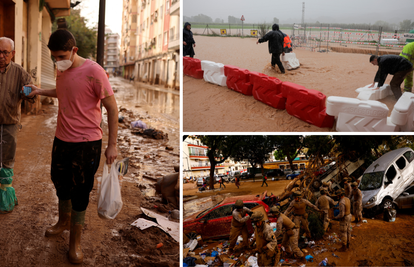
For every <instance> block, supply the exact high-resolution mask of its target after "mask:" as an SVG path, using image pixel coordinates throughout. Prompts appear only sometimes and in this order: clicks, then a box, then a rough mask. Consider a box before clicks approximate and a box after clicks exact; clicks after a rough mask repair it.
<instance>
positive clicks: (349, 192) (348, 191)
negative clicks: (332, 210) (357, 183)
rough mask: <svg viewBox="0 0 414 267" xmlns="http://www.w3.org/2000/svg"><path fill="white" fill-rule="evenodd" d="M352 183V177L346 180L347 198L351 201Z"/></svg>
mask: <svg viewBox="0 0 414 267" xmlns="http://www.w3.org/2000/svg"><path fill="white" fill-rule="evenodd" d="M350 181H352V180H351V178H350V177H346V178H344V190H345V196H346V197H347V198H349V199H351V193H352V189H351V185H350V184H349V183H350Z"/></svg>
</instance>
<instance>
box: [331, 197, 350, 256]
mask: <svg viewBox="0 0 414 267" xmlns="http://www.w3.org/2000/svg"><path fill="white" fill-rule="evenodd" d="M336 194H337V195H338V196H339V197H340V200H339V214H338V216H336V217H335V220H339V231H340V232H341V240H342V247H341V248H340V249H339V251H341V252H344V251H347V250H348V248H349V243H350V241H351V218H352V214H351V201H350V200H349V198H347V197H346V196H345V190H344V189H339V190H338V191H337V192H336Z"/></svg>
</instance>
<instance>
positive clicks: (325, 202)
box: [315, 189, 335, 232]
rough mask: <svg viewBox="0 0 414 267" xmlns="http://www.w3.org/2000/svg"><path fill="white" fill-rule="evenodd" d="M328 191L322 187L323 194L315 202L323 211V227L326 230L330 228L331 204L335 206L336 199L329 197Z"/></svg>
mask: <svg viewBox="0 0 414 267" xmlns="http://www.w3.org/2000/svg"><path fill="white" fill-rule="evenodd" d="M326 193H327V192H326V190H325V189H322V190H321V196H320V197H319V198H318V200H316V203H315V206H316V207H318V208H319V209H320V210H322V211H323V229H324V230H325V232H326V230H327V229H328V226H329V221H330V220H329V218H328V211H329V204H332V205H333V206H335V201H333V199H332V198H330V197H328V196H327V195H326Z"/></svg>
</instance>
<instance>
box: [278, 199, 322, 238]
mask: <svg viewBox="0 0 414 267" xmlns="http://www.w3.org/2000/svg"><path fill="white" fill-rule="evenodd" d="M306 206H308V207H311V208H312V209H314V210H319V209H318V208H317V207H316V206H315V205H313V204H312V203H310V202H309V201H307V200H306V199H303V198H301V199H300V200H299V201H296V200H293V201H292V202H290V205H289V207H288V208H287V210H286V211H285V215H288V214H289V213H290V211H291V210H293V216H294V218H293V222H294V223H295V224H296V226H297V227H298V228H299V229H298V230H300V225H301V223H302V225H303V228H304V229H305V233H306V236H307V237H310V236H311V233H310V231H309V226H308V224H309V223H308V214H307V213H306Z"/></svg>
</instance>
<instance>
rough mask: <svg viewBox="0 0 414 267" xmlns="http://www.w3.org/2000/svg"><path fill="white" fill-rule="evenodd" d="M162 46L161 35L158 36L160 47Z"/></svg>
mask: <svg viewBox="0 0 414 267" xmlns="http://www.w3.org/2000/svg"><path fill="white" fill-rule="evenodd" d="M161 44H162V37H161V34H160V35H158V46H161Z"/></svg>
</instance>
